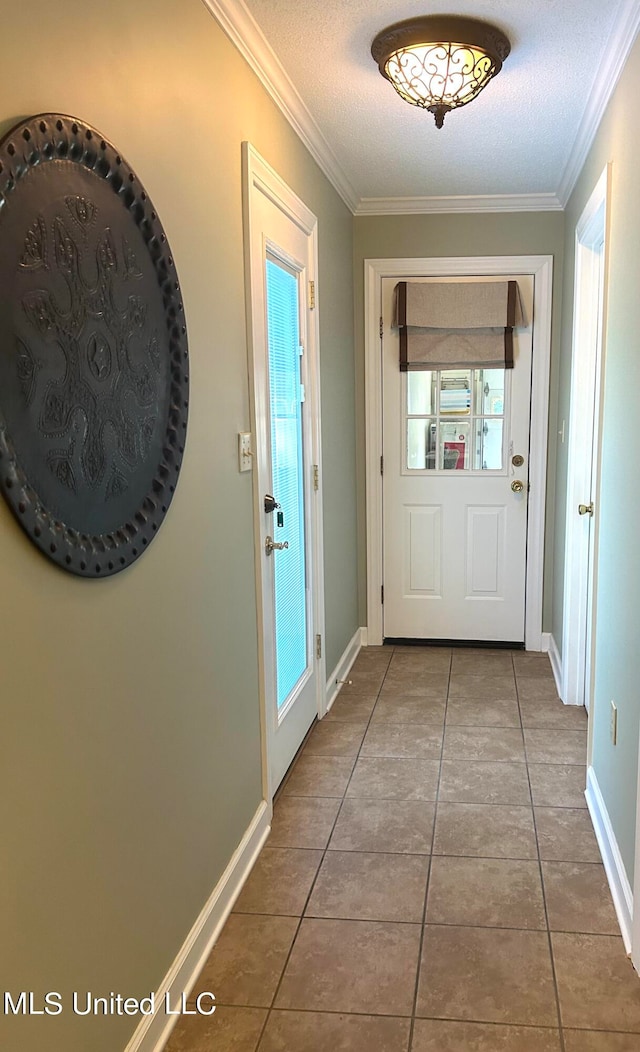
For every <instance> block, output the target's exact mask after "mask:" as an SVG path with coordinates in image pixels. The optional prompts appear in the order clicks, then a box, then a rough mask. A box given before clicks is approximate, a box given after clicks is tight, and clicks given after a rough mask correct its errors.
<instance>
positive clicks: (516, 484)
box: [511, 479, 524, 493]
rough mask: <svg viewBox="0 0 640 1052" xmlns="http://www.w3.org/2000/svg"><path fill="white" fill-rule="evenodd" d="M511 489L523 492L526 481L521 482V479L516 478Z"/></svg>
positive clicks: (515, 491)
mask: <svg viewBox="0 0 640 1052" xmlns="http://www.w3.org/2000/svg"><path fill="white" fill-rule="evenodd" d="M511 489H512V490H513V492H514V493H522V491H523V489H524V482H521V481H520V479H514V480H513V482H512V483H511Z"/></svg>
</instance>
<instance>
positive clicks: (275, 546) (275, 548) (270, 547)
mask: <svg viewBox="0 0 640 1052" xmlns="http://www.w3.org/2000/svg"><path fill="white" fill-rule="evenodd" d="M288 547H289V541H274V539H273V537H267V538H266V540H265V542H264V550H265V552H266V553H267V555H271V552H281V551H282V550H283V548H288Z"/></svg>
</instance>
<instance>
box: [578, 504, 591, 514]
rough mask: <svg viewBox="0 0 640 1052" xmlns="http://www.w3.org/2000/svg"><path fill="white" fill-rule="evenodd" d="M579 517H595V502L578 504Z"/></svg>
mask: <svg viewBox="0 0 640 1052" xmlns="http://www.w3.org/2000/svg"><path fill="white" fill-rule="evenodd" d="M578 515H593V501H592V502H591V504H578Z"/></svg>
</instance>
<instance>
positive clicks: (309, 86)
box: [245, 0, 634, 200]
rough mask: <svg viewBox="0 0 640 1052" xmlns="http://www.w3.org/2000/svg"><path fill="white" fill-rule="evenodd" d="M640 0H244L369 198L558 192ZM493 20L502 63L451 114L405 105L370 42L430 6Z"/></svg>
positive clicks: (356, 186)
mask: <svg viewBox="0 0 640 1052" xmlns="http://www.w3.org/2000/svg"><path fill="white" fill-rule="evenodd" d="M633 2H634V0H607V2H606V3H603V2H602V0H457V2H456V3H455V4H451V3H448V2H446V0H445V2H443V0H430V2H429V3H428V4H427V3H425V2H424V0H377V2H376V3H375V4H372V3H371V0H305V2H304V3H301V2H300V0H245V4H246V7H247V8H248V10H249V12H250V14H251V15H252V16H253V18H254V19H255V21H256V22H257V24H258V26H259V28H260V29H261V31H262V33H263V34H264V36H265V37H266V40H267V41H268V43H269V45H270V46H271V48H272V49H273V51H274V52H275V54H276V56H277V58H278V59H279V60H280V63H281V64H282V66H283V67H284V70H285V71H286V73H287V74H288V77H289V78H290V80H291V81H292V82H293V85H294V86H295V88H296V89H297V91H298V92H299V94H300V96H301V97H302V99H303V100H304V103H305V104H306V107H307V108H308V110H309V112H310V113H311V115H312V117H313V118H314V120H315V122H316V124H317V125H318V127H319V129H320V131H321V133H322V134H323V135H324V137H325V139H326V140H327V142H328V143H329V145H330V147H331V149H332V151H333V153H334V155H335V158H336V160H337V163H338V165H339V168H340V170H341V172H342V173H343V175H344V177H345V178H346V180H347V182H348V183H349V184H351V186H352V187H353V190H354V192H355V197H356V199H358V200H361V199H367V198H404V197H412V198H415V197H451V196H457V195H471V196H474V197H477V196H484V195H501V196H504V195H529V194H551V195H552V194H557V193H558V191H559V188H560V187H561V184H562V180H563V176H564V175H565V174H566V171H567V168H568V167H570V165H571V160H572V150H573V149H575V145H576V136H577V135H578V132H579V129H580V126H581V122H583V119H584V117H585V113H586V111H587V109H588V100H589V94H590V91H591V89H592V87H593V86H594V84H596V83H597V78H598V75H599V72H600V73H601V72H602V68H603V63H604V60H605V59H606V58H607V56H608V55H610V52H611V38H612V34H613V35H615V33H616V31H618V32H619V24H620V21H621V19H623V18H624V17H626V16H628V12H629V8H630V7H632V6H633ZM425 13H429V14H439V13H442V14H445V13H447V14H459V15H470V16H473V17H477V18H482V19H484V20H487V21H491V22H494V23H495V24H496V25H497V26H498V27H499V28H500V29H501V30H502V31H503V32H505V33H506V35H507V36H508V37H509V39H510V41H511V54H510V55H509V57H508V58H507V59H506V61H505V63H504V66H503V68H502V72H501V73H500V74H499V76H498V77H496V78H495V80H493V81H492V82H491V83H490V84H489V85H488V87H487V88H486V89H485V91H483V92H482V94H481V95H480V96H479V98H478V99H477V100H475V101H474V102H472V103H471V104H470V105H469V106H466V107H464V108H462V109H460V110H458V111H456V112H454V113H451V114H449V116H448V117H447V118H446V120H445V123H444V127H443V128H442V129H441V130H438V129H436V127H435V124H434V120H433V117H432V116H431V115H430V114H428V113H425V112H424V111H422V110H419V109H418V108H416V107H414V106H409V105H408V104H407V103H405V102H403V101H402V100H401V99H400V98H399V96H398V95H396V93H395V92H394V91H393V89H392V88H391V85H390V84H388V82H387V81H386V80H384V78H383V77H381V76H380V73H379V72H378V69H377V66H376V65H375V63H374V61H373V59H372V58H371V54H370V47H371V41H372V40H373V38H374V36H375V35H376V34H377V33H378V32H379V31H380V30H381V29H383V28H384V27H385V26H387V25H389V24H391V23H393V22H396V21H400V20H402V19H405V18H410V17H413V16H416V15H419V14H425Z"/></svg>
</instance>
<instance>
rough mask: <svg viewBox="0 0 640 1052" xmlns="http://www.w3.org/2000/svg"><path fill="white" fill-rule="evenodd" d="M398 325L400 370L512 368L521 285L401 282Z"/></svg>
mask: <svg viewBox="0 0 640 1052" xmlns="http://www.w3.org/2000/svg"><path fill="white" fill-rule="evenodd" d="M393 323H394V325H395V326H396V327H397V328H399V330H400V370H401V371H402V372H408V371H412V370H419V369H451V368H455V367H457V366H463V367H467V366H469V367H475V368H503V369H513V330H514V327H516V326H520V325H524V315H523V310H522V301H521V298H520V289H519V287H518V282H517V281H449V282H439V281H438V282H436V281H433V282H418V281H399V282H398V284H397V285H396V287H395V297H394V321H393Z"/></svg>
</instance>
